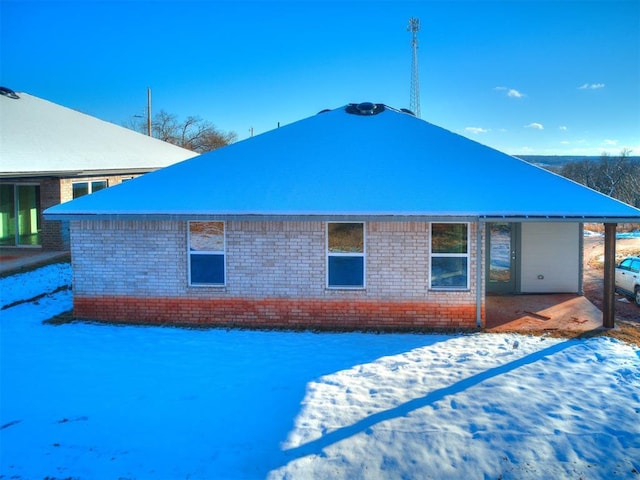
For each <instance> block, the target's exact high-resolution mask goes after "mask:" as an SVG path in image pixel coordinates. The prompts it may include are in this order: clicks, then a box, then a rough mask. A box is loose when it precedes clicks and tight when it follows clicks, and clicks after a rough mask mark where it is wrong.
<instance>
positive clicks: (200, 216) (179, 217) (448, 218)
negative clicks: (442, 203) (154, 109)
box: [45, 212, 640, 223]
mask: <svg viewBox="0 0 640 480" xmlns="http://www.w3.org/2000/svg"><path fill="white" fill-rule="evenodd" d="M45 219H47V220H64V221H104V220H106V221H113V220H118V221H123V220H130V221H140V220H150V221H181V222H183V221H258V222H266V221H283V222H308V221H318V222H322V221H344V222H348V221H359V222H363V221H365V222H366V221H375V222H452V221H455V222H478V221H484V222H566V223H640V215H638V216H608V215H603V216H598V215H477V214H476V215H474V214H438V213H434V214H416V215H412V214H370V213H369V214H348V213H335V214H332V213H321V214H276V213H274V214H241V213H225V214H212V213H206V214H205V213H192V214H185V213H175V214H172V213H108V214H85V213H64V214H63V213H46V212H45Z"/></svg>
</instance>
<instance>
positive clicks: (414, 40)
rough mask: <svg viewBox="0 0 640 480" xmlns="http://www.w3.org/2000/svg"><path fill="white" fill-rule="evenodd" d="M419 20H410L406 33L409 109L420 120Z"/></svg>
mask: <svg viewBox="0 0 640 480" xmlns="http://www.w3.org/2000/svg"><path fill="white" fill-rule="evenodd" d="M419 30H420V19H419V18H413V17H412V18H410V19H409V25H408V26H407V31H409V32H411V50H412V52H413V56H412V59H411V91H410V94H409V109H410V110H411V111H412V112H413V113H414V114H415V115H416V117H418V118H420V80H419V78H418V31H419Z"/></svg>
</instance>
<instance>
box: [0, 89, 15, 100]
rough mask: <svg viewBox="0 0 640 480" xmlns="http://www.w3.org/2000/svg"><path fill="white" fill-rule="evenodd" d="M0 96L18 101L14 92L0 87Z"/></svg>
mask: <svg viewBox="0 0 640 480" xmlns="http://www.w3.org/2000/svg"><path fill="white" fill-rule="evenodd" d="M0 95H4V96H5V97H9V98H13V99H14V100H18V99H19V98H20V97H19V96H18V94H17V93H16V92H14V91H13V90H11V89H10V88H7V87H0Z"/></svg>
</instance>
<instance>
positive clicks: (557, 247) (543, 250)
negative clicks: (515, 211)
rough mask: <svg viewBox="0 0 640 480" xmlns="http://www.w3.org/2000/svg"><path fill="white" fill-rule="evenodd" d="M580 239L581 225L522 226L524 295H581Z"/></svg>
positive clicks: (548, 224)
mask: <svg viewBox="0 0 640 480" xmlns="http://www.w3.org/2000/svg"><path fill="white" fill-rule="evenodd" d="M579 240H580V224H578V223H537V222H532V223H523V224H522V246H521V248H520V250H521V284H520V287H521V291H522V293H578V292H579V290H580V279H579V277H580V259H581V257H580V252H579V245H580V242H579ZM540 277H542V278H540Z"/></svg>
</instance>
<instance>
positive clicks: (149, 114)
mask: <svg viewBox="0 0 640 480" xmlns="http://www.w3.org/2000/svg"><path fill="white" fill-rule="evenodd" d="M147 135H149V136H151V88H149V87H147Z"/></svg>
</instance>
